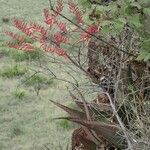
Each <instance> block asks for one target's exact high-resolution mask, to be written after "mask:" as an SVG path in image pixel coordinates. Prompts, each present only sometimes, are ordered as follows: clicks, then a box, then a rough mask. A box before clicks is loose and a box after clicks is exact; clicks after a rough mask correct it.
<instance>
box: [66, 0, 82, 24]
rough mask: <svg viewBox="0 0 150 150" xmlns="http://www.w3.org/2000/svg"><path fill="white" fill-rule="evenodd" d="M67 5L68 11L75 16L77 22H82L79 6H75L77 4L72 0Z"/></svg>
mask: <svg viewBox="0 0 150 150" xmlns="http://www.w3.org/2000/svg"><path fill="white" fill-rule="evenodd" d="M68 5H69V8H70V11H71V12H72V13H73V14H74V15H75V17H76V20H77V23H79V24H83V18H82V13H81V11H80V9H79V7H78V6H77V4H75V3H74V2H73V1H72V0H70V1H69V3H68Z"/></svg>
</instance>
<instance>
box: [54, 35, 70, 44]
mask: <svg viewBox="0 0 150 150" xmlns="http://www.w3.org/2000/svg"><path fill="white" fill-rule="evenodd" d="M53 38H54V42H55V43H56V44H57V45H60V44H61V43H67V42H68V38H67V37H66V36H64V35H62V33H60V32H57V33H55V34H54V36H53Z"/></svg>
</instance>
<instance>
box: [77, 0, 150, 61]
mask: <svg viewBox="0 0 150 150" xmlns="http://www.w3.org/2000/svg"><path fill="white" fill-rule="evenodd" d="M86 3H87V4H88V3H89V1H88V0H87V1H85V0H81V2H80V4H83V7H85V6H86ZM99 3H100V4H96V14H97V15H98V14H99V16H101V17H100V18H98V19H94V20H93V22H95V21H97V22H100V24H101V26H102V31H101V34H102V35H104V37H107V36H108V35H109V36H117V35H119V34H120V32H121V31H122V30H123V28H124V26H125V25H126V24H128V26H130V28H132V29H133V30H134V31H133V32H136V33H137V34H138V36H139V43H140V44H139V50H140V53H139V56H138V60H144V61H148V60H150V50H149V45H148V41H150V32H149V31H150V27H149V24H150V8H149V4H150V3H149V1H148V0H144V1H137V0H126V1H124V0H116V1H111V2H110V3H109V4H108V5H104V4H103V3H101V2H100V1H99ZM87 8H88V7H87ZM91 8H92V10H93V9H95V5H93V6H92V5H91ZM91 8H90V11H91ZM85 21H86V22H87V23H91V20H90V19H89V18H86V19H85Z"/></svg>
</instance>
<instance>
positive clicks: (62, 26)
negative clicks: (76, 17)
mask: <svg viewBox="0 0 150 150" xmlns="http://www.w3.org/2000/svg"><path fill="white" fill-rule="evenodd" d="M57 25H58V27H59V29H60V30H61V31H62V32H67V27H66V23H63V22H57Z"/></svg>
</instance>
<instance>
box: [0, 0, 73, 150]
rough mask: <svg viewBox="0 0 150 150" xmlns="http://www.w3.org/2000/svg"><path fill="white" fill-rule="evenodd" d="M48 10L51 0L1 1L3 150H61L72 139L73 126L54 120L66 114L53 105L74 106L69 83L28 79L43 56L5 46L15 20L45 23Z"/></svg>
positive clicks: (0, 145) (0, 144) (0, 115)
mask: <svg viewBox="0 0 150 150" xmlns="http://www.w3.org/2000/svg"><path fill="white" fill-rule="evenodd" d="M45 7H48V1H47V0H43V1H41V0H36V1H34V0H0V150H42V149H43V150H44V149H46V148H45V147H44V145H47V146H48V147H49V146H50V147H51V149H58V147H59V145H63V146H64V147H65V146H66V145H67V143H68V142H69V140H70V136H71V135H70V131H71V130H72V128H71V127H72V126H71V124H70V123H68V122H67V121H52V118H53V117H56V116H60V115H62V111H61V110H59V109H57V108H56V107H54V105H52V104H51V103H50V102H49V99H53V100H58V101H60V102H63V103H64V104H67V105H70V104H69V101H68V100H66V99H67V94H66V86H67V84H64V82H58V81H56V80H55V81H53V80H49V78H48V77H47V76H45V75H43V74H38V73H37V74H36V75H35V76H34V77H31V78H30V79H29V80H28V77H30V76H32V75H33V74H34V73H35V71H34V69H35V70H36V67H35V64H37V62H38V59H37V58H38V57H39V55H40V57H42V54H39V53H38V52H37V53H36V52H35V53H32V54H26V53H23V52H21V51H18V50H12V49H9V48H8V47H6V46H5V45H4V41H5V40H7V38H8V37H6V36H5V34H4V30H6V29H7V30H8V29H11V30H15V29H14V27H13V26H12V22H11V19H12V18H14V17H16V18H22V19H25V20H27V21H29V20H32V21H33V22H34V21H35V22H43V20H44V17H43V14H42V12H43V9H44V8H45ZM7 19H8V21H7ZM5 20H6V21H5ZM50 67H51V64H50ZM31 68H32V69H33V70H32V69H31ZM36 71H38V70H36ZM55 71H56V72H58V71H59V68H58V70H55ZM59 74H60V76H63V73H61V72H59ZM25 80H27V82H26V83H25V84H22V85H20V84H21V83H22V81H25ZM17 86H19V87H17ZM39 87H40V92H39V95H38V96H37V92H38V91H37V90H38V88H39Z"/></svg>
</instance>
